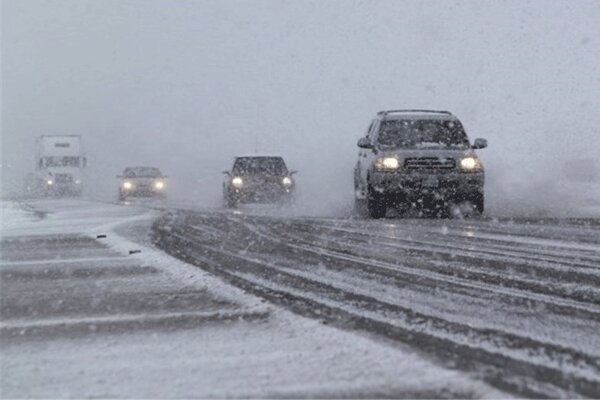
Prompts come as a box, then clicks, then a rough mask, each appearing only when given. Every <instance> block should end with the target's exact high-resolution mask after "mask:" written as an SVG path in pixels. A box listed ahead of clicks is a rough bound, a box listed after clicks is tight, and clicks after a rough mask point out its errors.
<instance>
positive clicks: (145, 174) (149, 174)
mask: <svg viewBox="0 0 600 400" xmlns="http://www.w3.org/2000/svg"><path fill="white" fill-rule="evenodd" d="M123 175H124V176H125V177H126V178H160V177H162V174H161V172H160V170H159V169H158V168H152V167H136V168H127V169H126V170H125V171H124V172H123Z"/></svg>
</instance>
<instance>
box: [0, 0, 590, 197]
mask: <svg viewBox="0 0 600 400" xmlns="http://www.w3.org/2000/svg"><path fill="white" fill-rule="evenodd" d="M2 6H3V9H2V81H3V82H2V84H3V87H2V181H3V190H4V192H5V193H6V192H8V191H10V190H14V188H16V187H18V186H20V184H21V183H20V182H21V180H22V177H23V176H24V174H25V173H26V172H28V171H30V170H32V169H33V162H34V161H33V140H34V137H35V136H38V135H42V134H62V133H64V134H80V135H82V136H83V138H84V139H83V140H84V145H85V148H86V150H87V153H88V158H89V161H90V167H89V170H88V173H89V175H90V181H91V182H92V184H93V190H92V192H93V193H94V194H95V195H98V196H109V197H110V196H114V193H115V192H116V188H115V182H114V175H115V174H116V173H118V172H119V171H120V170H122V168H124V167H125V166H127V165H139V164H150V165H156V166H159V167H161V168H163V169H164V170H165V171H166V172H167V173H168V174H169V176H170V177H171V179H172V182H173V186H174V188H173V190H174V193H175V194H176V195H177V196H181V197H182V198H183V197H187V198H195V197H197V198H199V199H201V200H202V201H203V202H208V203H210V202H213V201H216V200H215V199H216V198H218V196H219V195H220V180H221V176H220V171H221V170H223V169H226V168H227V167H229V164H230V159H231V158H232V157H233V156H234V155H236V154H239V153H253V152H255V151H259V152H261V153H280V154H283V155H285V156H286V157H287V160H288V164H290V167H291V168H293V169H298V170H300V173H299V175H298V179H299V183H302V184H303V186H304V189H305V191H306V192H307V193H310V194H311V196H310V197H311V198H312V197H314V196H313V194H315V193H320V192H319V190H320V188H326V189H327V193H325V194H322V196H321V198H320V200H319V203H322V204H327V205H328V207H334V206H335V204H338V203H339V202H340V201H345V200H346V199H351V196H352V168H353V166H354V162H355V157H356V153H357V150H356V140H357V139H358V137H359V136H360V135H362V134H363V131H364V130H365V129H366V127H367V125H368V123H369V118H371V117H372V116H373V115H374V113H375V112H377V111H378V110H380V109H385V108H433V109H448V110H451V111H452V112H453V113H455V114H456V115H457V116H458V117H459V118H460V119H461V120H462V122H463V124H464V125H465V127H466V129H467V133H468V134H469V136H470V137H471V138H472V139H473V138H475V137H486V138H488V140H489V142H490V147H489V148H488V149H486V150H484V151H482V152H481V153H480V155H481V157H482V158H483V160H484V162H485V164H486V167H487V172H488V183H489V186H488V191H490V190H491V191H492V192H491V195H492V196H495V197H496V198H502V196H509V195H511V194H510V193H507V192H506V188H507V184H510V183H514V184H515V185H517V186H518V185H525V184H524V183H523V182H524V181H526V182H532V183H533V184H540V185H544V184H548V182H549V181H552V179H554V178H555V176H554V175H555V174H557V173H558V172H559V171H560V168H561V167H562V165H563V164H564V163H568V162H570V160H573V159H585V158H587V159H591V158H598V154H600V128H599V127H600V113H599V112H598V109H599V108H600V89H599V88H600V1H550V0H544V1H542V0H539V1H522V0H520V1H501V2H500V1H498V2H495V1H460V2H458V1H447V0H444V1H400V0H394V1H351V0H341V1H333V0H329V1H274V0H273V1H148V0H143V1H127V0H114V1H112V0H97V1H81V0H74V1H62V0H52V1H28V0H18V1H17V0H8V1H6V0H5V1H3V2H2ZM525 186H527V185H525ZM519 187H521V186H519ZM547 189H548V190H554V189H552V187H551V186H550V187H548V188H547ZM92 192H91V193H92ZM489 194H490V193H488V195H489ZM488 197H490V196H488ZM313 201H314V200H313Z"/></svg>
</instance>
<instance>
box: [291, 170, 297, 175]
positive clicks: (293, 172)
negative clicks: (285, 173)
mask: <svg viewBox="0 0 600 400" xmlns="http://www.w3.org/2000/svg"><path fill="white" fill-rule="evenodd" d="M297 173H298V171H290V175H295V174H297Z"/></svg>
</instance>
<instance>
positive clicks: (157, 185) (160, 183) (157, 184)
mask: <svg viewBox="0 0 600 400" xmlns="http://www.w3.org/2000/svg"><path fill="white" fill-rule="evenodd" d="M154 187H155V188H156V189H158V190H161V189H164V188H165V183H164V182H163V181H156V182H154Z"/></svg>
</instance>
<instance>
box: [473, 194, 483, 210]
mask: <svg viewBox="0 0 600 400" xmlns="http://www.w3.org/2000/svg"><path fill="white" fill-rule="evenodd" d="M483 198H484V196H483V193H476V194H475V195H474V196H473V197H472V198H471V203H473V209H474V210H475V211H477V212H478V213H479V214H483V209H484V201H483Z"/></svg>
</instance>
